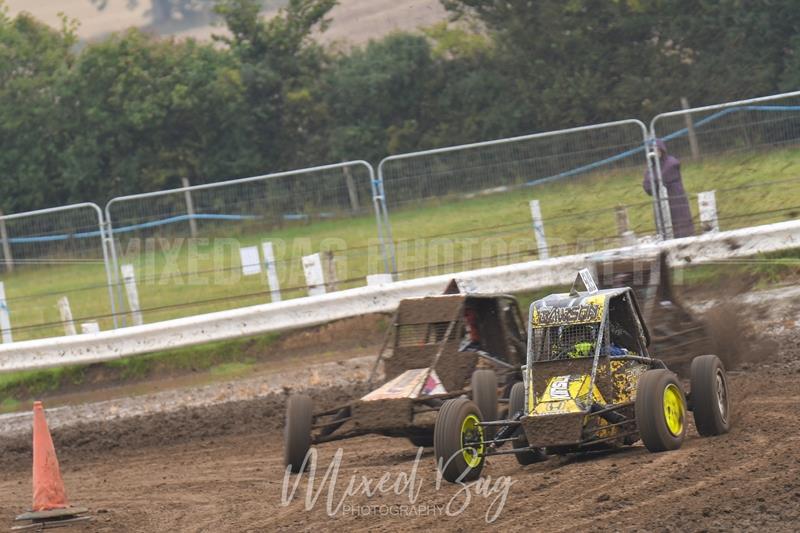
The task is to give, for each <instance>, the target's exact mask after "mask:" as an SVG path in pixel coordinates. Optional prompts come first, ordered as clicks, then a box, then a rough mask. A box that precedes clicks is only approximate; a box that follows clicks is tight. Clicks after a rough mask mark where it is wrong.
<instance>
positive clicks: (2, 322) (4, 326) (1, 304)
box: [0, 281, 14, 344]
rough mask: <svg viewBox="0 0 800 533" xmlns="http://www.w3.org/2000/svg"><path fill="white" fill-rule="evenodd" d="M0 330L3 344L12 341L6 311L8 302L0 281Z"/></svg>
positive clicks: (9, 321) (3, 286) (9, 319)
mask: <svg viewBox="0 0 800 533" xmlns="http://www.w3.org/2000/svg"><path fill="white" fill-rule="evenodd" d="M0 331H2V333H3V335H2V338H3V344H11V343H12V342H14V339H13V338H12V337H11V318H10V316H9V313H8V304H6V288H5V285H3V282H2V281H0Z"/></svg>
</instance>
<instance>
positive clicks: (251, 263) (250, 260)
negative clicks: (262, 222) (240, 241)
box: [239, 246, 261, 276]
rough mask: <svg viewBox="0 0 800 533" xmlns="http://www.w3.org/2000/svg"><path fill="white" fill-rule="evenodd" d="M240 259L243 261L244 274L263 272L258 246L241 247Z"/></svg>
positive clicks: (252, 274)
mask: <svg viewBox="0 0 800 533" xmlns="http://www.w3.org/2000/svg"><path fill="white" fill-rule="evenodd" d="M239 259H240V260H241V263H242V275H243V276H256V275H258V274H261V258H260V257H259V256H258V246H246V247H244V248H239Z"/></svg>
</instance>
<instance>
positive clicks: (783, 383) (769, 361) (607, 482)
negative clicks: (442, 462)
mask: <svg viewBox="0 0 800 533" xmlns="http://www.w3.org/2000/svg"><path fill="white" fill-rule="evenodd" d="M799 307H800V303H798V304H793V303H791V304H790V305H788V306H786V307H785V308H783V309H781V310H779V312H774V310H773V311H771V312H769V311H768V310H766V309H762V310H758V311H759V312H756V313H754V314H753V316H758V317H759V320H762V322H761V323H760V324H759V327H760V328H761V329H762V331H763V332H764V333H765V334H766V335H767V336H768V337H769V338H770V339H771V340H772V341H774V344H773V343H769V344H766V343H762V344H758V343H757V344H756V345H755V349H754V351H753V357H751V358H750V359H751V360H750V361H746V362H745V363H743V366H742V369H740V370H736V371H733V372H731V373H730V384H731V388H732V397H733V402H734V403H733V409H734V427H733V428H732V431H731V432H730V433H729V434H728V435H724V436H720V437H715V438H700V437H699V436H697V433H696V432H695V431H694V429H693V428H691V429H690V432H689V437H688V439H687V440H686V442H685V443H684V445H683V447H682V448H681V449H680V450H677V451H674V452H667V453H661V454H651V453H649V452H647V451H646V450H645V449H644V448H643V447H642V446H641V445H640V444H639V445H636V446H633V447H629V448H626V449H624V450H622V451H618V452H615V453H605V454H595V455H591V456H567V457H554V458H551V459H549V460H548V461H546V462H544V463H539V464H535V465H530V466H525V467H520V466H518V465H517V463H516V461H515V460H514V459H513V458H511V457H495V458H491V459H490V460H489V461H488V464H487V467H486V469H485V470H484V475H485V476H486V478H485V479H486V480H487V481H488V480H489V479H491V485H490V487H493V489H494V491H491V490H490V491H489V492H490V494H489V496H488V497H484V496H482V495H480V494H478V493H477V487H476V486H471V487H468V488H465V487H460V486H454V485H449V484H447V483H446V482H443V483H442V484H441V486H440V487H437V484H436V479H437V478H436V469H435V466H434V464H433V459H432V454H431V452H430V450H426V451H425V452H424V453H423V455H422V457H421V460H420V461H419V464H418V466H417V468H416V471H415V457H416V450H415V449H414V448H413V447H412V446H411V445H410V444H409V443H408V442H406V441H405V440H403V439H390V438H386V437H376V436H369V437H361V438H357V439H352V440H348V441H342V442H339V443H328V444H324V445H321V446H318V447H317V449H318V453H319V458H318V465H319V471H318V472H317V478H316V480H315V483H314V485H313V487H314V488H315V489H320V488H321V490H320V492H321V494H320V496H319V499H318V500H317V502H316V504H314V505H312V506H311V509H309V510H307V509H306V505H305V494H306V493H305V490H306V487H307V486H308V476H307V475H306V476H304V477H303V478H301V479H300V482H299V486H298V489H297V492H296V494H295V496H294V498H293V499H292V500H291V501H290V502H289V503H288V505H282V501H281V500H282V488H283V484H284V470H283V464H282V461H283V458H282V432H281V430H282V423H283V422H282V419H283V405H284V402H285V394H284V393H280V392H279V393H276V394H273V395H270V396H267V397H265V398H261V399H258V400H251V401H243V402H231V403H226V404H222V405H216V406H203V407H198V408H193V409H183V410H179V411H175V412H171V413H165V414H158V415H152V416H148V417H137V418H131V419H124V420H115V421H109V422H100V423H97V422H94V423H89V424H86V425H83V426H73V427H69V428H63V429H59V430H58V431H55V432H54V439H55V441H56V446H57V449H58V452H59V458H60V461H61V466H62V474H63V476H64V478H65V480H66V484H67V490H68V494H69V495H70V496H71V498H72V499H73V500H74V503H76V504H80V505H84V506H87V507H89V508H90V509H91V510H92V514H93V516H94V520H93V522H91V523H90V524H89V525H88V526H86V530H89V531H199V530H205V531H273V530H287V531H294V530H298V529H315V530H320V531H325V530H331V529H334V528H335V529H339V530H341V531H345V530H346V531H350V530H355V531H376V530H380V531H408V530H418V529H430V530H448V531H450V530H465V531H466V530H476V529H479V528H483V527H486V523H485V522H486V520H487V518H489V519H491V518H492V517H493V515H494V513H495V512H498V511H499V514H498V516H497V518H496V521H495V522H494V523H493V525H494V526H496V527H504V528H509V529H522V528H525V529H532V530H548V531H562V530H572V529H575V528H585V529H588V528H591V529H593V530H626V529H627V530H637V529H647V530H657V531H698V530H711V531H714V530H730V529H739V530H769V531H796V530H797V525H798V523H800V429H799V428H798V424H797V422H798V417H797V413H798V408H800V399H799V398H800V394H798V393H800V344H799V342H800V341H798V336H797V327H798V323H797V317H798V316H800V314H798V312H797V311H798V308H799ZM767 318H769V323H765V322H763V320H765V319H767ZM765 346H769V349H762V347H765ZM772 346H776V347H777V348H776V349H774V350H773V349H772ZM361 392H362V391H361V390H349V389H347V388H344V389H342V388H339V389H325V390H319V391H315V393H314V394H313V396H314V398H315V400H316V401H317V403H318V404H319V405H320V406H332V405H335V404H337V403H339V402H342V401H345V400H346V399H347V398H348V397H350V396H353V395H358V394H360V393H361ZM29 446H30V445H29V436H14V437H6V438H0V473H1V475H0V517H2V518H3V519H4V520H5V521H6V523H7V524H10V521H11V519H12V517H13V516H14V515H16V514H18V513H19V512H21V511H23V510H24V509H25V507H26V506H27V505H28V504H29V502H30V495H31V486H30V447H29ZM340 447H341V449H342V450H343V454H342V456H341V462H340V468H339V470H338V474H337V476H336V485H335V489H334V490H333V491H332V494H333V497H332V499H331V512H330V513H329V512H328V509H327V501H326V500H327V498H328V493H329V487H330V483H328V484H327V485H325V486H322V487H321V484H322V482H321V479H322V478H323V477H324V474H325V471H326V469H327V468H328V466H329V465H330V464H331V462H332V460H333V459H334V457H335V454H336V453H337V450H338V449H339V448H340ZM414 472H415V478H414V479H415V481H414V484H413V486H414V487H418V494H416V496H415V497H413V496H412V497H410V496H409V493H408V491H402V492H401V494H396V493H395V492H394V491H393V490H391V489H389V490H388V492H384V493H381V492H378V493H377V494H373V495H372V496H368V495H365V494H364V493H363V491H362V490H357V491H354V492H356V493H357V494H355V495H347V494H346V493H345V491H346V489H347V486H348V484H349V483H350V481H351V478H352V476H355V478H354V484H355V486H359V484H360V482H361V480H362V476H364V477H366V478H367V479H368V480H371V483H372V488H373V489H374V488H375V487H376V484H377V482H378V480H379V479H380V478H381V476H384V475H388V482H387V483H386V486H389V485H391V484H393V483H394V482H395V481H397V479H398V476H410V475H412V473H414ZM295 479H296V478H295V477H291V478H290V483H293V482H294V480H295ZM329 482H330V478H329ZM509 483H510V485H509ZM362 488H363V487H362ZM505 488H508V494H507V498H506V499H505V502H504V505H502V506H501V505H500V504H501V502H502V497H503V490H504V489H505ZM289 489H291V484H290V485H289ZM467 495H469V498H470V501H469V502H468V503H467V504H466V505H464V504H465V501H466V498H467ZM340 502H342V503H343V505H342V506H341V507H340V508H339V509H338V511H337V509H336V507H337V506H338V505H339V503H340ZM448 506H449V507H448ZM462 506H463V507H465V508H464V510H463V512H460V513H457V511H458V509H459V508H460V507H462ZM334 511H337V512H334ZM448 512H449V513H451V514H453V515H454V516H448V515H447V513H448ZM330 514H332V515H333V516H329V515H330Z"/></svg>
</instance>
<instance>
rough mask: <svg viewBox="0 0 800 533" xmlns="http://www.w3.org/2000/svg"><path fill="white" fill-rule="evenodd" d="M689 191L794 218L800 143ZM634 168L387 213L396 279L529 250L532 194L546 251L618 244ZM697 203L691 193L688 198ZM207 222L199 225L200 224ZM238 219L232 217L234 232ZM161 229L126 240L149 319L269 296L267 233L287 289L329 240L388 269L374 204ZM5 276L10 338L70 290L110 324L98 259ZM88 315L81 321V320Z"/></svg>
mask: <svg viewBox="0 0 800 533" xmlns="http://www.w3.org/2000/svg"><path fill="white" fill-rule="evenodd" d="M683 174H684V183H685V185H686V189H687V191H688V192H689V193H690V194H693V195H696V194H697V193H698V192H701V191H705V190H711V189H715V190H716V191H717V207H718V211H719V215H720V224H721V227H722V229H723V230H724V229H732V228H736V227H745V226H751V225H756V224H764V223H770V222H776V221H782V220H789V219H795V218H797V217H798V213H800V149H798V148H787V149H782V150H773V151H771V152H768V153H752V152H749V153H738V154H735V155H727V156H725V157H719V158H707V159H705V160H703V161H701V162H696V163H694V162H691V161H684V162H683ZM641 178H642V176H641V172H640V171H639V170H638V169H637V170H631V171H629V172H614V173H594V174H592V175H586V176H582V177H576V178H570V179H566V180H562V181H559V182H551V183H547V184H542V185H538V186H533V187H527V188H521V189H517V190H513V191H510V192H505V193H499V194H491V195H485V196H480V195H479V196H476V197H473V198H469V199H467V198H464V197H455V198H446V199H443V200H440V201H435V202H426V203H422V204H419V205H416V206H405V207H404V208H403V209H400V210H393V211H392V212H391V223H392V228H393V232H394V238H395V241H396V242H397V260H398V265H397V266H398V271H399V273H400V278H403V279H405V278H413V277H421V276H425V275H431V274H437V273H444V272H451V271H460V270H468V269H472V268H478V267H484V266H494V265H501V264H508V263H514V262H519V261H524V260H530V259H534V258H536V251H535V250H536V243H535V241H534V238H533V232H532V228H531V224H530V211H529V207H528V201H529V200H531V199H534V198H536V199H539V200H540V202H541V206H542V212H543V217H544V219H545V233H546V235H547V238H548V241H549V244H550V247H551V255H563V254H565V253H571V252H575V251H592V250H599V249H603V248H607V247H609V246H614V245H617V244H618V243H619V241H618V239H617V237H616V233H617V229H616V222H615V212H614V209H615V207H617V206H620V205H625V206H627V210H628V215H629V218H630V224H631V228H632V229H633V230H634V231H636V232H637V234H639V235H645V234H652V233H653V232H654V226H653V221H652V207H651V204H650V203H649V202H648V198H649V197H647V196H646V195H645V194H644V193H643V192H642V189H641ZM692 208H693V210H694V212H695V214H696V212H697V205H696V200H695V199H694V198H693V199H692ZM202 230H203V226H201V235H202V232H203V231H202ZM240 233H241V227H236V228H234V227H231V234H232V235H238V234H240ZM214 234H215V235H217V237H213V238H209V239H200V240H198V241H188V240H183V239H180V240H175V239H172V240H166V239H165V240H163V241H161V242H158V241H153V242H149V243H145V244H144V245H143V246H142V247H141V248H139V249H136V248H135V247H128V249H127V250H123V254H124V257H123V258H122V262H129V263H132V264H134V265H135V267H136V271H137V279H138V288H139V297H140V302H141V305H142V308H143V309H144V310H145V311H144V318H145V321H146V322H155V321H159V320H165V319H169V318H175V317H181V316H190V315H194V314H198V313H204V312H210V311H216V310H222V309H230V308H235V307H241V306H246V305H253V304H257V303H265V302H268V301H269V293H268V288H267V285H266V281H265V277H264V276H263V274H262V275H261V276H249V277H243V276H241V274H240V272H241V271H240V265H239V254H238V247H239V246H249V245H258V244H260V243H261V242H262V241H264V240H270V241H272V242H273V243H274V244H275V246H276V255H277V259H278V261H279V263H280V264H279V268H278V270H279V276H280V281H281V286H282V287H283V288H284V289H285V290H284V298H292V297H298V296H302V295H304V294H305V288H304V286H305V280H304V277H303V271H302V268H301V265H300V257H302V256H303V255H307V254H309V253H313V252H317V251H324V250H331V251H333V252H334V256H335V258H336V259H335V261H336V263H335V264H336V270H337V278H338V279H339V280H342V281H341V282H340V283H339V284H338V288H339V289H341V288H346V287H352V286H360V285H363V284H364V277H365V276H366V275H367V274H368V273H378V272H382V271H383V264H382V260H381V257H380V253H379V248H378V243H377V236H376V230H375V219H374V216H373V215H365V216H362V217H356V218H343V219H337V220H328V221H321V222H313V223H310V224H298V225H295V226H290V227H283V228H280V229H275V230H269V229H264V230H262V231H259V228H258V227H255V228H250V232H249V233H246V234H244V235H241V236H237V237H236V239H225V238H222V237H220V235H225V227H224V226H222V227H220V226H219V225H216V226H215V227H214ZM0 279H1V280H2V281H3V282H4V283H5V288H6V294H7V297H8V299H9V308H10V310H11V320H12V327H13V328H14V330H13V331H14V339H15V340H24V339H30V338H39V337H46V336H52V335H58V334H61V333H62V332H63V329H62V327H61V326H60V325H59V320H60V319H59V313H58V308H57V305H56V302H57V300H58V298H59V297H60V296H64V295H66V296H69V299H70V303H71V306H72V312H73V316H74V317H75V319H76V322H81V321H82V320H81V319H85V318H91V317H98V321H99V323H100V325H101V328H102V329H109V328H111V326H112V320H111V318H110V316H109V313H110V307H109V304H108V293H107V288H106V287H105V285H104V282H105V273H104V270H103V266H102V264H88V265H87V264H74V265H67V266H64V265H58V266H47V267H44V266H37V267H31V266H24V265H23V266H20V267H18V268H17V270H16V271H15V272H14V273H13V274H6V275H3V276H2V278H0ZM84 321H85V320H84Z"/></svg>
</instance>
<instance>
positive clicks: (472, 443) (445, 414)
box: [433, 398, 486, 483]
mask: <svg viewBox="0 0 800 533" xmlns="http://www.w3.org/2000/svg"><path fill="white" fill-rule="evenodd" d="M480 421H481V412H480V410H479V409H478V406H477V405H475V403H474V402H471V401H470V400H467V399H466V398H456V399H454V400H448V401H446V402H445V403H444V405H443V406H442V409H441V410H440V411H439V416H438V417H437V418H436V426H435V429H434V432H433V451H434V454H435V456H436V460H437V463H438V466H439V469H440V470H441V472H442V477H443V478H444V479H446V480H447V481H450V482H451V483H455V482H457V481H471V480H473V479H477V478H478V477H479V476H480V475H481V470H483V464H484V457H483V453H484V452H485V450H486V447H485V445H484V444H481V442H482V441H484V440H485V433H484V430H483V427H482V426H480V425H479V423H480Z"/></svg>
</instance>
